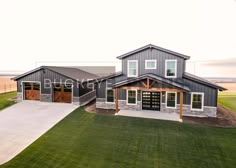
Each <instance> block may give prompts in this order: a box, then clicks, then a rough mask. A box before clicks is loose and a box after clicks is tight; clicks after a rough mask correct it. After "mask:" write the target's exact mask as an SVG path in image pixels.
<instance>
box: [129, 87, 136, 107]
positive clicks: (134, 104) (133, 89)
mask: <svg viewBox="0 0 236 168" xmlns="http://www.w3.org/2000/svg"><path fill="white" fill-rule="evenodd" d="M130 90H131V91H135V95H136V98H135V104H132V103H128V95H129V91H130ZM137 100H138V91H137V89H127V90H126V104H127V105H137Z"/></svg>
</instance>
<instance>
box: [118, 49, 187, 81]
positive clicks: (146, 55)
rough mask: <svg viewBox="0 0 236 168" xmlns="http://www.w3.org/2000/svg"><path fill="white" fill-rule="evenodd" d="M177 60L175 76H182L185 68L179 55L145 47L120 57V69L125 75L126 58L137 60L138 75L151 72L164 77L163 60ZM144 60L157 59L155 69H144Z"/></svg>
mask: <svg viewBox="0 0 236 168" xmlns="http://www.w3.org/2000/svg"><path fill="white" fill-rule="evenodd" d="M169 59H175V60H177V78H182V76H183V72H184V70H185V65H184V64H185V60H184V59H183V58H181V57H178V56H175V55H173V54H169V53H166V52H163V51H159V50H157V49H146V50H143V51H141V52H138V53H135V54H133V55H130V56H128V57H125V58H124V59H122V71H123V74H124V75H125V76H127V63H128V60H138V75H139V76H140V75H143V74H147V73H153V74H156V75H158V76H161V77H165V60H169ZM145 60H157V67H156V69H145Z"/></svg>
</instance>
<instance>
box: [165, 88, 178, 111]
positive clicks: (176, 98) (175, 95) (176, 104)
mask: <svg viewBox="0 0 236 168" xmlns="http://www.w3.org/2000/svg"><path fill="white" fill-rule="evenodd" d="M168 93H174V94H175V107H168V106H167V94H168ZM165 104H166V108H169V109H176V105H177V92H169V91H167V92H166V103H165Z"/></svg>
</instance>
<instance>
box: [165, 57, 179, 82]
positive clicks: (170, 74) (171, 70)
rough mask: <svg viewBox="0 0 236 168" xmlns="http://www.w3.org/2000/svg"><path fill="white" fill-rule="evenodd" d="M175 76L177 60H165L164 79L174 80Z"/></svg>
mask: <svg viewBox="0 0 236 168" xmlns="http://www.w3.org/2000/svg"><path fill="white" fill-rule="evenodd" d="M176 74H177V60H166V62H165V77H166V78H176V76H177V75H176Z"/></svg>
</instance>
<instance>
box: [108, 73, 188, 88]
mask: <svg viewBox="0 0 236 168" xmlns="http://www.w3.org/2000/svg"><path fill="white" fill-rule="evenodd" d="M146 78H150V79H152V80H157V81H160V82H163V83H165V84H168V85H171V86H174V87H177V88H180V89H183V90H185V91H190V89H189V87H187V86H185V85H184V84H181V83H178V82H175V81H172V80H169V79H166V78H163V77H161V76H157V75H155V74H144V75H141V76H139V77H137V78H130V79H126V80H123V81H121V82H118V83H116V84H114V85H113V86H114V87H120V86H124V85H127V84H130V83H133V82H137V81H140V80H143V79H146Z"/></svg>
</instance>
